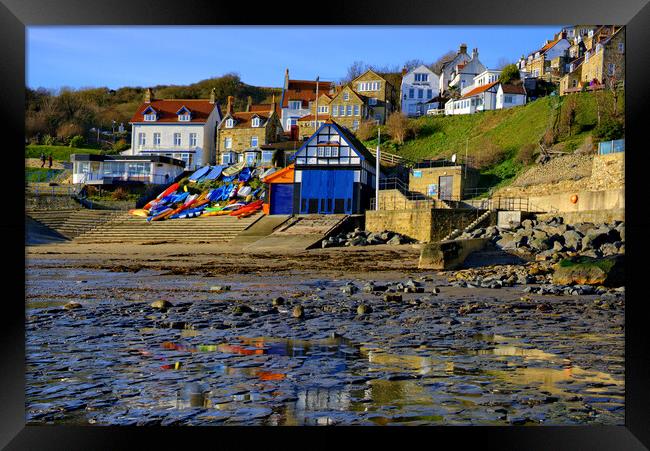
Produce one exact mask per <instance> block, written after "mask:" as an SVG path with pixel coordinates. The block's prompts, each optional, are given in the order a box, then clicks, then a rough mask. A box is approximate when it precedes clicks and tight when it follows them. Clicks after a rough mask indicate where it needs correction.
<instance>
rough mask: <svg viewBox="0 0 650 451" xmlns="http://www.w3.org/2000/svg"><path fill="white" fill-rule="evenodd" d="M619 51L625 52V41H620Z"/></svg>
mask: <svg viewBox="0 0 650 451" xmlns="http://www.w3.org/2000/svg"><path fill="white" fill-rule="evenodd" d="M618 53H625V44H624V43H623V42H619V43H618Z"/></svg>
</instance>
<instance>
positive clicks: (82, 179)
mask: <svg viewBox="0 0 650 451" xmlns="http://www.w3.org/2000/svg"><path fill="white" fill-rule="evenodd" d="M75 175H76V181H75V182H76V183H79V184H82V185H83V184H86V183H91V182H102V183H103V184H111V183H115V182H142V183H150V184H153V185H165V184H169V183H171V182H172V181H173V180H174V177H171V176H167V177H165V175H163V174H144V173H132V172H129V173H124V174H107V175H104V174H98V173H96V172H87V173H85V174H75Z"/></svg>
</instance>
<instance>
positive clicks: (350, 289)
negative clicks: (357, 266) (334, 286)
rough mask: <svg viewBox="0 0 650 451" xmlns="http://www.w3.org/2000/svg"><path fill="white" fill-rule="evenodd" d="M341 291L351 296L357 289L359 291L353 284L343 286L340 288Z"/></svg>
mask: <svg viewBox="0 0 650 451" xmlns="http://www.w3.org/2000/svg"><path fill="white" fill-rule="evenodd" d="M341 291H342V292H343V294H347V295H349V296H351V295H353V294H354V293H356V292H357V291H359V289H358V288H357V287H356V286H355V285H345V286H344V287H343V288H341Z"/></svg>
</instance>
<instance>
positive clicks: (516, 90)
mask: <svg viewBox="0 0 650 451" xmlns="http://www.w3.org/2000/svg"><path fill="white" fill-rule="evenodd" d="M501 89H502V90H503V92H504V93H506V94H522V95H525V94H526V90H525V89H524V86H523V85H513V84H510V83H508V84H504V83H502V84H501Z"/></svg>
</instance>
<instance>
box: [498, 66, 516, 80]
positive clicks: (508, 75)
mask: <svg viewBox="0 0 650 451" xmlns="http://www.w3.org/2000/svg"><path fill="white" fill-rule="evenodd" d="M520 78H521V76H520V74H519V68H518V67H517V66H516V65H515V64H508V65H507V66H505V67H504V68H503V69H502V70H501V75H499V81H500V82H501V83H504V84H507V83H512V82H513V81H515V80H519V79H520Z"/></svg>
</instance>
